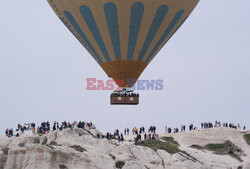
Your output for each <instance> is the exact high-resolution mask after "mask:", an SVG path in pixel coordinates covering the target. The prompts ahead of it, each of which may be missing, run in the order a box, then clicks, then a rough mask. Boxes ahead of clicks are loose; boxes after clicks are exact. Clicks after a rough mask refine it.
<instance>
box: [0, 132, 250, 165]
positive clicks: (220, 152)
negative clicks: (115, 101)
mask: <svg viewBox="0 0 250 169" xmlns="http://www.w3.org/2000/svg"><path fill="white" fill-rule="evenodd" d="M97 133H98V131H97V130H90V131H88V130H84V129H78V128H76V129H73V130H71V129H65V130H63V131H55V132H52V133H49V134H47V135H43V136H33V135H26V136H20V137H18V138H14V137H13V138H7V137H5V136H0V169H97V168H98V169H115V168H122V169H164V168H168V169H179V168H180V169H185V168H186V169H195V168H197V169H203V168H204V169H231V168H232V169H250V145H249V144H250V135H249V133H250V131H248V132H240V131H237V130H235V129H229V128H213V129H206V130H196V131H191V132H184V133H177V134H163V135H160V138H161V139H160V140H155V141H152V140H145V141H144V142H143V143H140V144H139V145H135V144H134V143H133V142H131V141H129V140H131V139H132V136H128V137H126V139H127V140H128V141H125V142H124V143H118V142H117V141H116V140H111V141H110V140H107V139H97V138H95V136H96V134H97Z"/></svg>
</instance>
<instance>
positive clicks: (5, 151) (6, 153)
mask: <svg viewBox="0 0 250 169" xmlns="http://www.w3.org/2000/svg"><path fill="white" fill-rule="evenodd" d="M2 151H3V154H5V155H8V153H9V148H8V147H6V148H3V149H2Z"/></svg>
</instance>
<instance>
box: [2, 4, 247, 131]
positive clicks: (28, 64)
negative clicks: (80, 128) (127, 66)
mask: <svg viewBox="0 0 250 169" xmlns="http://www.w3.org/2000/svg"><path fill="white" fill-rule="evenodd" d="M0 16H1V17H0V23H1V26H0V134H2V133H3V132H4V130H5V129H6V128H11V127H13V128H16V125H17V124H18V123H24V122H33V121H34V122H42V121H43V120H49V121H54V120H58V121H62V120H68V121H73V120H77V121H79V120H84V121H93V122H94V123H95V124H96V126H97V128H98V129H100V130H101V131H103V132H106V131H113V130H114V129H116V128H118V129H123V128H125V127H130V128H132V127H134V126H137V127H140V126H141V125H144V126H145V127H146V128H148V126H150V125H156V126H157V127H158V129H159V130H161V131H163V130H164V126H165V125H168V126H171V127H180V125H181V124H186V125H187V124H190V123H191V122H192V123H194V124H195V125H196V126H198V127H200V125H199V124H200V122H202V121H212V122H214V120H221V121H227V122H234V123H238V122H239V123H240V124H245V125H246V126H247V127H248V128H250V89H249V87H250V66H249V65H250V54H249V49H250V44H249V39H250V1H249V0H201V2H200V3H199V5H198V6H197V8H196V9H195V11H194V12H193V13H192V15H191V16H190V17H189V19H188V20H187V21H186V22H185V24H184V25H183V26H182V27H181V28H180V29H179V31H178V32H177V33H176V34H175V35H174V36H173V38H172V39H171V40H170V41H169V42H168V44H167V45H166V46H165V47H164V48H163V49H162V50H161V51H160V52H159V53H158V55H157V56H156V58H155V59H154V60H153V61H152V62H151V63H150V65H149V66H148V67H147V69H146V70H145V71H144V72H143V74H142V76H141V77H140V79H144V80H145V79H149V80H151V79H163V80H164V90H162V91H139V93H140V104H139V105H138V106H111V105H110V104H109V102H110V100H109V98H110V93H111V91H86V78H88V77H90V78H93V77H96V78H97V79H103V80H106V79H107V76H106V74H105V73H104V72H103V71H102V69H101V68H100V67H99V65H98V64H97V63H96V61H94V59H93V58H92V57H91V56H90V55H89V54H88V53H87V51H86V50H85V49H84V48H83V47H82V45H81V44H80V43H79V42H78V41H77V40H76V39H75V38H74V37H73V35H71V33H70V32H69V31H68V30H67V29H66V28H65V26H64V25H63V24H62V23H61V21H60V20H59V19H58V18H57V16H56V15H55V14H54V12H53V11H52V9H51V8H50V6H49V5H48V3H47V2H46V1H34V0H25V1H14V0H8V1H1V2H0Z"/></svg>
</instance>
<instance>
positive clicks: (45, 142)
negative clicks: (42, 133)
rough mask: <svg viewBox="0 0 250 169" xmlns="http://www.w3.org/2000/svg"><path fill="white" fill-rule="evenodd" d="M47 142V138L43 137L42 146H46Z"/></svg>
mask: <svg viewBox="0 0 250 169" xmlns="http://www.w3.org/2000/svg"><path fill="white" fill-rule="evenodd" d="M47 141H48V139H47V137H44V139H43V142H42V145H45V144H47Z"/></svg>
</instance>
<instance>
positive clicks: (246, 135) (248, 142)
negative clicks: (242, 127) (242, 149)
mask: <svg viewBox="0 0 250 169" xmlns="http://www.w3.org/2000/svg"><path fill="white" fill-rule="evenodd" d="M244 139H245V140H246V142H247V144H248V145H250V134H245V135H244Z"/></svg>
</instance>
